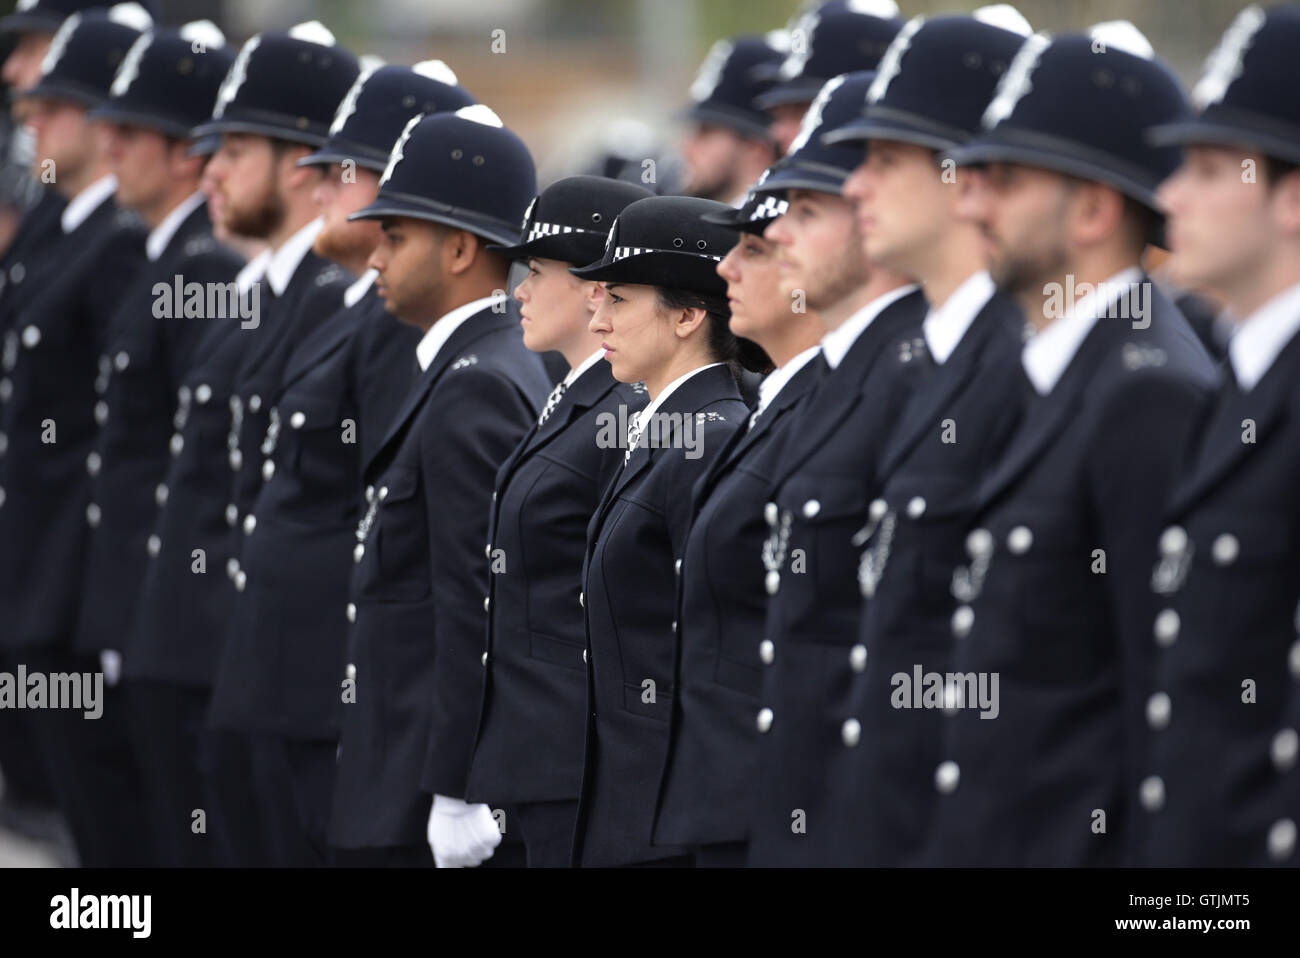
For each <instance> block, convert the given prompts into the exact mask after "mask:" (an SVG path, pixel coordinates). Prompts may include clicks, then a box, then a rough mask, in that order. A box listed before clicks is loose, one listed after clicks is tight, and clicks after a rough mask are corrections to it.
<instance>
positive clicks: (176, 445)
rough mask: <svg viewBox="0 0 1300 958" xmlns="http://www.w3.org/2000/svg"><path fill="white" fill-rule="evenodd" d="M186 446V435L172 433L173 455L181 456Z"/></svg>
mask: <svg viewBox="0 0 1300 958" xmlns="http://www.w3.org/2000/svg"><path fill="white" fill-rule="evenodd" d="M184 448H185V437H184V436H182V435H181V434H180V433H178V432H175V433H172V440H171V451H172V455H173V456H179V455H180V454H181V450H182V449H184Z"/></svg>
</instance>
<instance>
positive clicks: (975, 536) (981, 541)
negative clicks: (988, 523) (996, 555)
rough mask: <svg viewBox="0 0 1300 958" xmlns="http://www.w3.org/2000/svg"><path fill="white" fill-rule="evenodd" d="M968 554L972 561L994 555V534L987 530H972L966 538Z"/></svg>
mask: <svg viewBox="0 0 1300 958" xmlns="http://www.w3.org/2000/svg"><path fill="white" fill-rule="evenodd" d="M966 553H967V554H968V555H969V556H970V557H971V558H972V559H979V558H986V557H988V556H990V555H992V554H993V533H991V532H989V530H987V529H972V530H971V532H970V535H968V536H967V537H966Z"/></svg>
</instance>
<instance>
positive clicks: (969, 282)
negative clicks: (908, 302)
mask: <svg viewBox="0 0 1300 958" xmlns="http://www.w3.org/2000/svg"><path fill="white" fill-rule="evenodd" d="M993 292H994V286H993V278H992V277H991V276H989V274H988V273H987V272H986V271H984V270H980V271H979V272H978V273H973V274H971V275H970V276H968V277H967V278H966V281H965V282H964V283H962V284H961V285H960V286H958V287H957V288H956V289H955V290H954V291H953V292H952V294H951V295H950V296H949V297H948V298H947V299H946V300H944V301H943V302H942V303H941V304H939V305H938V306H931V307H930V311H929V312H928V313H926V316H925V319H924V321H922V323H921V333H922V335H924V336H925V345H926V348H927V349H928V350H929V351H930V355H931V356H932V357H933V358H934V361H935V362H936V363H939V364H941V365H942V364H943V363H945V362H947V361H948V357H949V356H951V355H952V354H953V350H955V349H956V348H957V344H958V343H960V342H961V340H962V337H963V336H965V335H966V330H968V329H970V325H971V323H973V322H974V321H975V317H976V316H977V315H979V311H980V310H981V309H983V308H984V307H985V306H986V305H987V304H988V301H989V300H990V299H992V298H993Z"/></svg>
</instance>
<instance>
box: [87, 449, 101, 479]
mask: <svg viewBox="0 0 1300 958" xmlns="http://www.w3.org/2000/svg"><path fill="white" fill-rule="evenodd" d="M103 464H104V460H103V459H101V458H100V455H99V453H97V452H91V454H90V455H88V456H87V457H86V472H88V473H90V474H91V475H92V476H97V475H99V467H100V466H102V465H103Z"/></svg>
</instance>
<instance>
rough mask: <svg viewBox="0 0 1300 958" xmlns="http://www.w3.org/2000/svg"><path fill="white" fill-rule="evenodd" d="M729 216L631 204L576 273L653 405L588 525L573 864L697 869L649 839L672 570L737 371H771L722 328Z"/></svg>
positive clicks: (612, 349)
mask: <svg viewBox="0 0 1300 958" xmlns="http://www.w3.org/2000/svg"><path fill="white" fill-rule="evenodd" d="M725 209H726V207H725V206H723V205H722V204H720V203H714V202H712V201H709V200H700V199H693V198H688V197H650V198H648V199H643V200H638V201H637V202H635V203H633V204H631V205H630V206H628V207H627V208H626V209H625V210H624V211H623V212H622V213H621V214H620V215H619V217H618V219H617V220H616V221H615V223H614V226H613V228H612V229H611V230H610V234H609V239H608V241H607V242H606V245H605V254H604V257H603V258H602V259H601V260H600V262H598V263H594V264H592V265H591V266H588V267H586V268H583V269H576V270H574V271H573V272H574V274H575V275H577V276H580V277H582V278H583V279H594V280H600V281H602V282H603V283H604V285H605V290H606V293H605V299H604V300H603V301H602V302H601V304H600V307H599V308H598V309H597V311H596V315H595V317H594V319H593V320H592V323H591V329H592V331H593V332H595V333H598V334H599V335H600V336H601V338H602V341H603V342H602V345H603V346H604V347H605V350H606V352H605V356H606V358H607V359H608V360H609V363H610V368H611V371H612V372H613V374H614V378H615V379H617V380H619V381H620V382H638V381H641V382H644V383H645V385H646V389H647V391H648V393H649V396H650V405H649V406H648V407H646V409H645V410H643V411H642V412H641V414H640V415H639V416H638V417H636V418H635V419H634V420H633V421H632V422H630V423H628V424H627V426H628V429H627V441H626V452H625V454H624V455H625V465H624V466H623V469H622V471H621V473H620V474H619V475H618V476H617V477H616V478H615V480H614V482H613V484H612V485H611V486H610V488H609V489H608V490H606V492H605V495H604V497H603V498H602V500H601V503H600V505H599V507H598V508H597V510H596V514H595V516H594V517H593V518H592V521H591V525H590V527H589V528H588V545H587V561H586V565H585V568H584V572H583V593H582V596H581V597H580V599H581V601H582V602H583V604H584V607H585V609H586V615H587V641H588V652H589V660H588V667H589V670H590V671H589V673H588V708H587V744H586V761H585V765H584V770H583V782H582V795H581V799H580V804H579V815H578V826H577V835H576V840H575V843H574V861H575V863H577V864H582V865H630V864H638V863H644V862H652V861H660V860H668V861H669V862H672V863H674V864H676V863H680V864H688V863H689V861H690V859H689V857H688V855H687V854H686V850H684V849H681V848H676V847H671V846H656V845H655V844H654V843H653V842H652V841H651V827H652V821H653V817H654V805H655V796H656V793H657V791H658V782H659V775H660V772H661V770H662V768H663V763H664V757H665V753H666V749H667V746H668V728H669V725H668V720H669V716H670V714H671V709H672V695H673V690H672V684H673V671H674V668H675V657H676V649H677V623H676V621H674V618H675V603H674V596H675V586H676V573H675V569H676V567H677V565H678V563H677V560H678V558H679V557H680V556H681V555H682V551H683V549H684V547H685V540H686V530H687V526H688V525H689V523H690V517H691V509H690V491H691V487H692V486H693V485H694V483H695V481H696V480H697V479H698V478H699V477H700V476H701V475H702V474H703V473H704V471H705V469H706V468H707V467H708V464H709V463H710V462H711V461H712V460H713V459H714V458H715V457H716V456H717V455H718V453H719V452H721V451H722V448H723V445H724V443H725V442H726V441H727V439H728V437H729V436H730V435H731V433H732V432H734V431H735V430H736V429H737V428H740V427H741V426H742V425H743V424H744V422H745V420H746V419H747V418H748V415H749V409H748V407H747V406H745V404H744V403H743V402H742V401H741V399H740V394H739V392H738V391H737V388H736V378H735V373H734V371H733V369H734V365H733V364H735V363H736V362H738V361H743V362H745V363H746V364H747V365H752V366H755V367H761V366H765V365H766V357H761V358H759V357H757V356H754V355H751V353H757V352H759V351H758V350H757V348H756V347H754V346H753V344H743V343H742V342H741V341H740V340H738V339H737V338H736V337H735V336H734V335H733V334H732V333H731V331H730V330H729V329H728V327H727V321H728V313H727V307H726V305H725V300H724V299H723V295H724V292H725V289H726V284H725V282H724V281H723V280H722V279H721V278H720V277H719V276H718V274H717V264H718V261H719V260H720V259H721V258H722V255H723V254H724V253H726V252H727V251H728V250H729V249H730V248H731V246H732V245H733V241H734V235H735V234H734V233H732V232H731V231H730V230H728V229H726V228H724V227H722V226H718V225H716V224H710V223H706V222H704V221H702V220H701V219H700V217H701V216H702V215H704V214H705V213H710V212H713V213H717V212H722V211H724V210H725ZM742 354H744V359H743V360H742ZM598 426H599V429H600V431H598V432H597V435H596V441H597V442H598V443H602V444H608V443H610V442H617V441H619V440H620V438H621V437H620V435H619V433H620V431H621V426H622V424H621V423H614V422H611V421H609V420H606V421H604V422H601V423H599V424H598Z"/></svg>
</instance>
